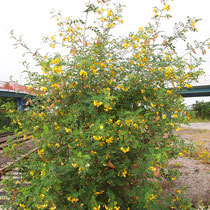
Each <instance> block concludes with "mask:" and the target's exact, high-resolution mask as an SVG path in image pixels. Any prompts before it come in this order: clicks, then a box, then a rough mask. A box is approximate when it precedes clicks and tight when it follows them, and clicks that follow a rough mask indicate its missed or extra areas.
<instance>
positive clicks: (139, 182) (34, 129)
mask: <svg viewBox="0 0 210 210" xmlns="http://www.w3.org/2000/svg"><path fill="white" fill-rule="evenodd" d="M168 2H169V1H167V0H162V6H161V8H157V7H155V8H154V17H153V19H152V22H151V23H149V24H148V25H147V26H146V27H140V28H139V30H138V31H137V32H132V33H130V34H129V35H128V37H120V38H114V37H113V35H112V29H113V28H115V27H116V26H117V25H118V24H122V23H123V19H122V15H121V12H122V5H120V4H119V5H116V6H114V5H113V4H112V2H111V1H109V0H106V1H105V0H97V1H96V2H95V3H91V4H88V5H87V9H86V11H85V12H86V14H87V16H88V14H89V13H93V15H94V14H95V16H96V20H97V21H96V23H95V25H92V26H87V24H86V22H87V19H86V20H85V21H84V20H82V19H73V18H72V17H67V18H64V17H62V15H61V14H60V13H58V14H54V17H55V19H56V20H57V25H58V34H57V35H53V36H51V37H50V38H46V39H45V41H46V42H48V43H49V45H50V46H51V47H52V48H53V49H54V50H56V49H58V47H61V48H65V49H67V50H66V51H63V53H62V54H60V53H56V52H55V53H54V54H52V55H50V54H47V55H44V56H43V55H41V54H39V51H36V52H32V51H31V50H29V48H28V47H26V45H25V44H24V43H23V42H22V40H20V39H17V38H15V36H14V34H13V33H12V36H13V37H14V38H15V39H16V40H17V44H20V45H22V46H24V47H25V48H26V49H27V50H28V52H29V53H31V54H32V55H33V58H34V59H35V60H36V61H37V64H38V65H39V66H40V68H42V70H43V74H36V73H30V72H29V79H30V86H29V88H30V89H31V91H34V90H36V91H34V92H35V94H36V98H34V99H33V100H29V101H28V103H29V104H30V106H31V107H30V109H29V110H28V111H27V112H26V111H23V112H22V113H11V116H12V117H13V119H14V122H15V123H17V124H18V125H19V126H20V127H21V129H22V130H23V131H22V132H23V134H27V133H32V135H33V137H34V139H36V141H35V143H36V145H37V146H38V147H39V150H38V152H37V153H34V154H33V155H31V156H30V158H29V159H28V160H25V161H22V162H21V166H18V167H19V168H20V169H21V168H22V174H23V180H26V181H28V182H30V185H24V186H23V185H20V186H17V185H15V195H14V194H13V197H12V199H11V200H10V201H9V202H8V206H10V207H14V208H15V207H17V205H19V208H20V209H22V208H23V209H40V208H41V209H94V210H97V209H143V208H146V209H168V208H179V207H180V208H188V207H189V206H190V204H189V203H187V202H186V201H185V200H184V199H182V195H181V194H180V191H178V192H177V193H178V194H177V195H175V197H176V198H173V196H172V195H170V196H169V197H168V198H165V197H164V198H163V197H162V193H161V191H162V189H161V186H160V185H159V184H158V180H161V179H165V178H166V179H168V180H171V181H172V180H174V179H176V177H177V172H176V171H173V170H165V167H166V166H167V163H168V160H169V159H170V158H176V157H177V156H178V155H180V156H182V155H183V153H182V151H183V148H185V144H184V141H183V140H182V139H181V138H180V137H179V136H176V135H175V134H174V132H173V131H174V129H177V130H178V129H179V127H180V124H181V123H185V122H186V121H187V120H188V117H187V115H183V113H184V112H185V110H186V107H185V105H184V104H183V99H182V97H181V96H179V95H178V92H179V91H180V90H181V89H183V88H185V87H190V83H191V82H192V81H194V80H195V79H197V77H198V76H199V75H200V74H201V73H202V71H201V70H199V66H200V64H201V62H202V59H198V58H196V57H194V59H193V58H192V60H191V62H190V61H188V60H187V59H185V57H182V56H180V55H178V54H177V53H176V46H175V43H176V42H177V41H178V40H180V39H181V40H184V41H185V39H186V37H185V34H186V33H187V32H190V31H196V30H197V29H196V27H195V25H196V22H197V21H198V19H195V18H188V19H187V21H186V23H179V24H176V25H175V27H174V32H173V34H172V35H165V34H164V32H162V31H160V29H159V25H160V21H161V19H165V18H166V19H167V18H170V14H169V11H170V5H169V3H168ZM87 16H86V17H87ZM87 34H88V36H86V35H87ZM207 44H208V41H204V42H201V43H198V42H196V46H193V45H190V44H187V50H186V55H189V54H190V53H191V52H192V51H194V50H196V49H197V48H201V50H203V51H204V50H205V47H206V45H207ZM65 52H67V53H66V54H65ZM20 114H21V115H20ZM37 140H38V141H37ZM13 149H14V148H13ZM13 152H14V151H13ZM5 185H6V186H7V190H8V191H9V192H10V191H11V195H12V192H14V181H12V180H11V181H10V182H7V183H5ZM189 208H190V207H189Z"/></svg>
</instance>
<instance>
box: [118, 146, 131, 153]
mask: <svg viewBox="0 0 210 210" xmlns="http://www.w3.org/2000/svg"><path fill="white" fill-rule="evenodd" d="M120 149H121V150H122V151H123V152H124V153H126V152H129V150H130V148H129V147H127V148H126V149H125V148H124V147H121V148H120Z"/></svg>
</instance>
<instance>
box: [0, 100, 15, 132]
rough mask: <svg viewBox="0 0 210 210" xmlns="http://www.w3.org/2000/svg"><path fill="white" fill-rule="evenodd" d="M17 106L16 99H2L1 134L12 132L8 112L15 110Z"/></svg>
mask: <svg viewBox="0 0 210 210" xmlns="http://www.w3.org/2000/svg"><path fill="white" fill-rule="evenodd" d="M15 106H16V103H15V101H14V99H12V98H4V97H0V133H3V132H5V131H11V127H10V126H9V125H10V122H11V119H10V118H9V117H8V114H7V112H6V110H7V109H14V108H15Z"/></svg>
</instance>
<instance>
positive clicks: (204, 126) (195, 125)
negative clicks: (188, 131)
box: [182, 123, 210, 130]
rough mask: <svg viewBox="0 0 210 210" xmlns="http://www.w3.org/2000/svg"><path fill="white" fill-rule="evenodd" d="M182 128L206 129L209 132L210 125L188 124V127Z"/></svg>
mask: <svg viewBox="0 0 210 210" xmlns="http://www.w3.org/2000/svg"><path fill="white" fill-rule="evenodd" d="M182 127H183V128H192V129H207V130H210V123H190V125H182Z"/></svg>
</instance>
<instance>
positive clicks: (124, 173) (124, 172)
mask: <svg viewBox="0 0 210 210" xmlns="http://www.w3.org/2000/svg"><path fill="white" fill-rule="evenodd" d="M127 173H128V172H127V171H126V169H124V170H123V172H122V175H123V177H126V174H127Z"/></svg>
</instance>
